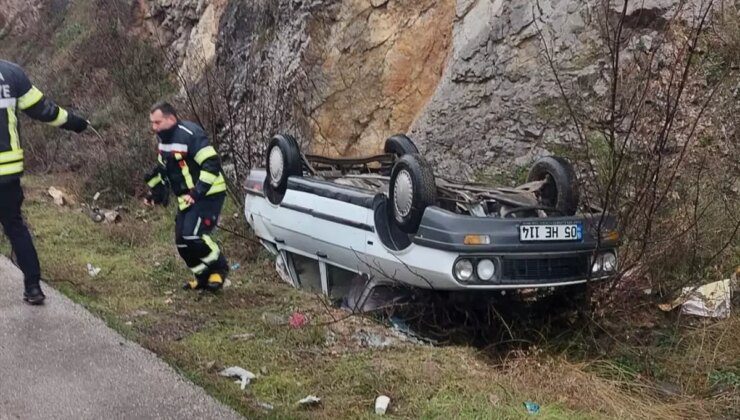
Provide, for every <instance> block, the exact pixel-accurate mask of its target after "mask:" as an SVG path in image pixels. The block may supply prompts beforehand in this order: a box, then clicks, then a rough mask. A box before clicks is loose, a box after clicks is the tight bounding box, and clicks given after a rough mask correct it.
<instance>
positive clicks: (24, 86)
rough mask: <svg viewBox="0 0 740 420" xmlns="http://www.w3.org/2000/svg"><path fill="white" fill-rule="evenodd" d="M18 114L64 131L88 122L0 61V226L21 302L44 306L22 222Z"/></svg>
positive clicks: (11, 65)
mask: <svg viewBox="0 0 740 420" xmlns="http://www.w3.org/2000/svg"><path fill="white" fill-rule="evenodd" d="M18 111H23V113H25V114H26V115H28V116H29V117H31V118H33V119H35V120H38V121H42V122H45V123H47V124H50V125H52V126H54V127H59V128H62V129H65V130H70V131H74V132H76V133H81V132H83V131H85V129H86V128H87V126H88V122H87V121H86V120H84V119H83V118H81V117H78V116H77V115H75V114H73V113H71V112H69V111H67V110H65V109H63V108H61V107H59V106H57V105H56V104H55V103H54V102H52V101H51V100H50V99H49V98H47V97H46V96H44V94H43V93H42V92H41V91H40V90H39V89H38V88H37V87H36V86H34V85H33V84H32V83H31V81H30V80H29V79H28V76H27V75H26V73H25V71H23V69H22V68H21V67H20V66H18V65H17V64H14V63H11V62H9V61H5V60H0V223H2V225H3V230H4V231H5V235H7V237H8V239H9V240H10V244H11V246H12V247H13V253H14V254H15V256H16V259H17V262H18V266H19V267H20V269H21V271H22V272H23V283H24V286H25V287H24V288H25V290H24V292H23V300H25V301H26V302H28V303H30V304H33V305H40V304H42V303H44V299H45V296H44V292H43V291H42V290H41V284H40V280H41V267H40V264H39V258H38V254H37V253H36V248H35V247H34V245H33V239H32V238H31V234H30V233H29V231H28V227H27V226H26V224H25V223H24V221H23V215H22V213H21V205H22V204H23V198H24V197H23V189H22V188H21V181H20V179H21V176H22V175H23V169H24V167H23V147H22V143H21V137H20V127H19V126H20V124H19V122H18Z"/></svg>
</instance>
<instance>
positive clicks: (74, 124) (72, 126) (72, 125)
mask: <svg viewBox="0 0 740 420" xmlns="http://www.w3.org/2000/svg"><path fill="white" fill-rule="evenodd" d="M89 124H90V123H89V122H88V121H87V120H86V119H84V118H82V117H79V116H77V115H75V114H73V113H71V112H70V113H69V114H68V115H67V122H65V123H64V124H62V128H63V129H65V130H70V131H74V132H75V133H82V132H83V131H85V129H87V126H88V125H89Z"/></svg>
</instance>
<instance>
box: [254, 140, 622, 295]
mask: <svg viewBox="0 0 740 420" xmlns="http://www.w3.org/2000/svg"><path fill="white" fill-rule="evenodd" d="M266 156H267V158H266V160H267V162H266V168H264V169H254V170H252V171H251V173H250V175H249V177H248V179H247V183H246V190H247V195H246V200H245V216H246V218H247V221H248V223H249V224H250V226H251V227H252V228H253V230H254V232H255V234H256V235H257V236H258V237H259V238H260V240H261V242H262V243H263V244H264V245H265V247H266V248H267V249H269V250H270V251H271V252H273V253H274V254H276V255H278V256H280V257H281V258H280V260H279V261H280V263H281V266H282V268H283V269H284V278H286V280H288V281H290V282H291V283H292V284H294V285H295V286H296V287H309V288H315V289H317V290H321V291H323V292H324V293H327V294H330V295H333V296H335V295H341V294H342V293H346V292H347V288H348V287H349V282H350V280H351V279H353V278H356V277H357V275H361V276H362V277H363V278H365V279H367V280H369V281H370V283H371V284H372V285H373V286H375V285H387V284H393V285H398V284H401V285H405V286H411V287H418V288H425V289H434V290H449V291H452V290H481V291H485V290H500V289H532V288H535V289H536V288H552V287H561V286H568V285H575V284H582V283H585V282H588V281H596V280H603V279H606V278H608V277H610V276H611V275H613V274H614V273H615V272H616V269H617V247H618V243H619V234H618V232H616V231H615V225H616V223H615V222H616V221H615V219H614V218H613V217H612V216H610V215H606V214H604V212H603V211H601V210H599V209H595V208H590V207H589V208H584V207H583V206H581V205H579V194H578V186H577V183H576V177H575V173H574V170H573V168H572V166H571V164H570V163H569V162H568V161H567V160H565V159H563V158H559V157H544V158H541V159H539V160H537V161H536V162H535V163H534V165H533V166H532V167H531V169H530V171H529V174H528V178H527V182H526V183H525V184H523V185H520V186H518V187H515V188H503V187H498V188H496V187H491V186H487V185H482V184H477V183H468V182H458V181H453V180H450V179H446V178H445V177H444V176H443V175H442V174H435V173H434V171H433V170H432V167H431V166H430V165H429V164H428V163H427V162H426V161H425V160H424V159H423V157H422V156H421V155H420V154H419V151H418V149H417V148H416V146H415V145H414V143H413V142H412V141H411V140H410V139H409V138H408V137H406V136H405V135H396V136H393V137H391V138H389V139H388V140H387V141H386V143H385V153H384V154H381V155H377V156H370V157H367V158H362V159H334V158H327V157H322V156H313V155H304V154H303V153H301V150H300V147H299V145H298V142H297V141H296V140H295V139H294V138H293V137H291V136H289V135H277V136H275V137H274V138H273V139H272V140H271V142H270V144H269V146H268V149H267V153H266Z"/></svg>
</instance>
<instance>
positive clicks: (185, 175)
mask: <svg viewBox="0 0 740 420" xmlns="http://www.w3.org/2000/svg"><path fill="white" fill-rule="evenodd" d="M180 170H182V176H183V178H185V185H187V186H188V189H191V190H192V189H193V188H195V183H193V177H192V176H191V175H190V167H189V166H188V164H187V163H185V164H184V165H182V167H181V168H180Z"/></svg>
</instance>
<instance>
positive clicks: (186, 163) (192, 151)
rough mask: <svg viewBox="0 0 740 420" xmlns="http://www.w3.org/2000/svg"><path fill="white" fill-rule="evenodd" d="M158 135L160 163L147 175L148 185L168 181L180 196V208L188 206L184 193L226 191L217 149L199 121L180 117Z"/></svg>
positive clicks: (203, 194)
mask: <svg viewBox="0 0 740 420" xmlns="http://www.w3.org/2000/svg"><path fill="white" fill-rule="evenodd" d="M158 137H159V145H158V149H159V156H158V164H157V167H156V168H155V169H154V170H153V171H152V172H150V173H149V174H148V175H147V177H146V181H147V184H148V185H149V187H151V188H154V187H157V186H158V185H159V184H160V183H166V184H167V185H168V186H169V187H170V188H171V189H172V191H173V192H174V193H175V195H176V196H177V197H178V198H179V203H180V209H181V210H182V209H185V208H186V207H187V205H185V204H184V201H183V200H182V197H183V196H184V195H185V194H190V195H191V196H192V197H193V198H194V199H195V200H196V201H197V200H200V199H202V198H203V197H206V196H211V195H216V194H224V193H225V192H226V180H225V179H224V175H223V172H222V170H221V162H220V159H219V157H218V153H217V152H216V149H214V148H213V146H211V145H210V144H209V142H208V136H207V135H206V133H205V131H204V130H203V129H202V128H201V127H200V126H199V125H198V124H196V123H194V122H191V121H178V122H177V124H176V125H175V126H174V127H172V128H171V129H169V130H166V131H163V132H160V133H159V134H158Z"/></svg>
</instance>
